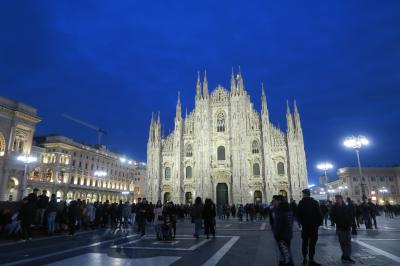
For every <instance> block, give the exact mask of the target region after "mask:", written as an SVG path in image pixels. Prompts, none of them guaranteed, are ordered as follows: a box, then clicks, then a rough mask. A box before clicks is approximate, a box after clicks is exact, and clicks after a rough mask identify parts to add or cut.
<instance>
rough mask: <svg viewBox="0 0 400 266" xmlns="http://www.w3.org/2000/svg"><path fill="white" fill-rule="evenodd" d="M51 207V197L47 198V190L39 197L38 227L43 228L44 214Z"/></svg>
mask: <svg viewBox="0 0 400 266" xmlns="http://www.w3.org/2000/svg"><path fill="white" fill-rule="evenodd" d="M48 205H49V197H47V190H43V191H42V195H40V196H39V197H38V201H37V207H38V210H37V212H36V215H37V217H36V221H37V225H39V226H43V222H44V214H45V212H46V209H47V206H48Z"/></svg>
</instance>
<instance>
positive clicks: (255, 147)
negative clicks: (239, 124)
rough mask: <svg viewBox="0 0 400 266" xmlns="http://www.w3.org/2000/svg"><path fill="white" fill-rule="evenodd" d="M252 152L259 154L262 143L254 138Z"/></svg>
mask: <svg viewBox="0 0 400 266" xmlns="http://www.w3.org/2000/svg"><path fill="white" fill-rule="evenodd" d="M251 152H252V153H253V154H257V153H259V152H260V145H259V144H258V141H257V140H254V141H253V143H252V144H251Z"/></svg>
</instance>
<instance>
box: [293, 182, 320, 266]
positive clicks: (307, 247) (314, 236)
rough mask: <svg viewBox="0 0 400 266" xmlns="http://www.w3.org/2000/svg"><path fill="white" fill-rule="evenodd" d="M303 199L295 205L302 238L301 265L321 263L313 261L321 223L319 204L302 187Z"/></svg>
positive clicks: (315, 265) (316, 265) (313, 265)
mask: <svg viewBox="0 0 400 266" xmlns="http://www.w3.org/2000/svg"><path fill="white" fill-rule="evenodd" d="M302 192H303V199H302V200H300V202H299V205H298V206H297V219H298V220H299V222H300V224H301V228H302V229H301V238H302V240H303V244H302V253H303V265H307V263H308V265H310V266H318V265H321V264H319V263H317V262H315V261H314V254H315V245H316V244H317V240H318V227H319V226H320V225H322V214H321V210H320V208H319V204H318V202H317V201H316V200H314V199H313V198H311V197H310V190H309V189H304V190H303V191H302ZM307 254H308V259H309V260H307Z"/></svg>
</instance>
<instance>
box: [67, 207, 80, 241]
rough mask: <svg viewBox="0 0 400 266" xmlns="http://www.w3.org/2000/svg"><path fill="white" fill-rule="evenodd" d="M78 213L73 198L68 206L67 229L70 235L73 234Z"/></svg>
mask: <svg viewBox="0 0 400 266" xmlns="http://www.w3.org/2000/svg"><path fill="white" fill-rule="evenodd" d="M78 213H79V206H78V202H77V201H76V200H73V201H71V202H70V203H69V206H68V229H69V235H70V236H73V235H74V234H75V230H76V224H77V223H78Z"/></svg>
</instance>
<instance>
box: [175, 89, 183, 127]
mask: <svg viewBox="0 0 400 266" xmlns="http://www.w3.org/2000/svg"><path fill="white" fill-rule="evenodd" d="M181 109H182V106H181V93H180V92H179V91H178V102H177V103H176V114H175V119H178V120H180V119H181V118H182V111H181Z"/></svg>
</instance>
